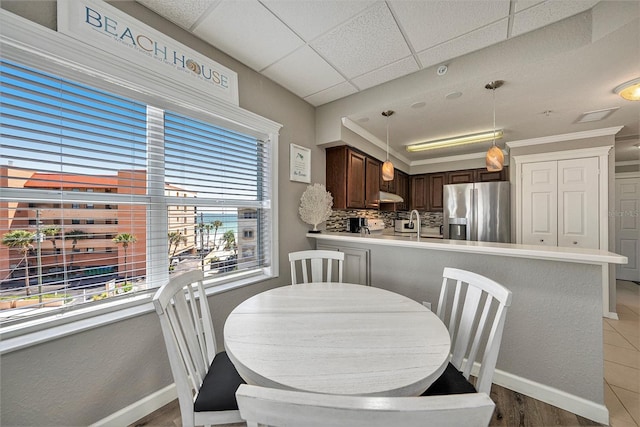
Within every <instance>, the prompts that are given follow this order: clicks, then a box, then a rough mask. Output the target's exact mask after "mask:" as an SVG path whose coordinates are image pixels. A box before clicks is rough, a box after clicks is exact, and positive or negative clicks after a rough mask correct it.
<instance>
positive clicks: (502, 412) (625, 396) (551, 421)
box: [129, 281, 640, 427]
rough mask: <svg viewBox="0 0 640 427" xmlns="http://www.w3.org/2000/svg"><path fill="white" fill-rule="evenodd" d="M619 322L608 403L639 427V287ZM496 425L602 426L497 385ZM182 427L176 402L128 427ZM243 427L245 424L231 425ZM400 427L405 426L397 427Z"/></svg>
mask: <svg viewBox="0 0 640 427" xmlns="http://www.w3.org/2000/svg"><path fill="white" fill-rule="evenodd" d="M617 290H618V298H617V304H618V316H619V317H620V319H619V320H611V319H604V321H603V324H604V326H603V327H604V354H605V378H604V382H605V403H606V405H607V408H608V409H609V415H610V425H611V426H612V427H640V394H639V392H640V390H639V388H640V339H639V337H640V286H638V285H637V284H635V283H633V282H625V281H618V283H617ZM491 399H492V400H493V401H494V402H496V410H495V412H494V414H493V418H492V420H491V424H490V425H491V426H506V427H521V426H522V427H548V426H601V425H602V424H598V423H595V422H593V421H591V420H588V419H586V418H583V417H580V416H578V415H576V414H572V413H571V412H568V411H565V410H562V409H559V408H557V407H555V406H552V405H548V404H546V403H544V402H541V401H539V400H536V399H533V398H530V397H528V396H525V395H522V394H520V393H516V392H514V391H511V390H508V389H506V388H503V387H500V386H497V385H495V384H494V385H493V386H492V388H491ZM142 426H149V427H180V426H182V422H181V420H180V408H179V407H178V401H177V400H175V401H173V402H171V403H169V404H168V405H165V406H163V407H162V408H160V409H158V410H157V411H155V412H152V413H151V414H149V415H147V416H146V417H144V418H142V419H140V420H138V421H137V422H136V423H134V424H132V425H131V426H129V427H142ZM232 426H233V427H243V426H245V424H244V423H240V424H228V425H227V426H226V427H232ZM398 427H400V426H398Z"/></svg>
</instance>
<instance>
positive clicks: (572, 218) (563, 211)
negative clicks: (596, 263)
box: [558, 157, 600, 249]
mask: <svg viewBox="0 0 640 427" xmlns="http://www.w3.org/2000/svg"><path fill="white" fill-rule="evenodd" d="M558 212H559V213H560V215H559V216H558V219H559V221H560V223H559V224H558V246H573V247H582V248H591V249H598V248H599V247H600V229H599V221H598V217H599V201H598V158H597V157H589V158H583V159H574V160H561V161H558Z"/></svg>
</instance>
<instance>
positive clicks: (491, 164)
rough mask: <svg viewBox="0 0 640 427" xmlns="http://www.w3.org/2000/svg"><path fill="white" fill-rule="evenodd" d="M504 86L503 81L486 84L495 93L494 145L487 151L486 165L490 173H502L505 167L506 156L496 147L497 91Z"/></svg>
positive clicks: (486, 87)
mask: <svg viewBox="0 0 640 427" xmlns="http://www.w3.org/2000/svg"><path fill="white" fill-rule="evenodd" d="M503 84H504V81H503V80H495V81H493V82H489V83H487V84H486V86H485V89H491V91H492V92H493V143H492V144H491V147H490V148H489V150H488V151H487V155H486V158H485V163H486V165H487V170H488V171H489V172H500V171H501V170H502V168H503V167H504V154H503V153H502V150H501V149H500V147H498V146H497V145H496V137H495V134H496V89H497V88H499V87H500V86H502V85H503Z"/></svg>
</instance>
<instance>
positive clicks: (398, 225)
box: [393, 219, 418, 233]
mask: <svg viewBox="0 0 640 427" xmlns="http://www.w3.org/2000/svg"><path fill="white" fill-rule="evenodd" d="M409 222H410V221H409V220H408V219H396V222H395V223H394V227H393V230H394V231H395V232H396V233H417V232H418V227H416V224H415V221H414V223H413V227H411V228H410V227H409Z"/></svg>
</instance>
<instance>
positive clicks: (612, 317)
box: [604, 311, 620, 320]
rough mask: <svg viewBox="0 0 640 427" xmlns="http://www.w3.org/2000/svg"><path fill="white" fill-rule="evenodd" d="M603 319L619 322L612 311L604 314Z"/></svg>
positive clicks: (616, 315) (616, 314)
mask: <svg viewBox="0 0 640 427" xmlns="http://www.w3.org/2000/svg"><path fill="white" fill-rule="evenodd" d="M604 317H606V318H607V319H613V320H620V319H619V318H618V313H614V312H613V311H610V312H608V313H605V315H604Z"/></svg>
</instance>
